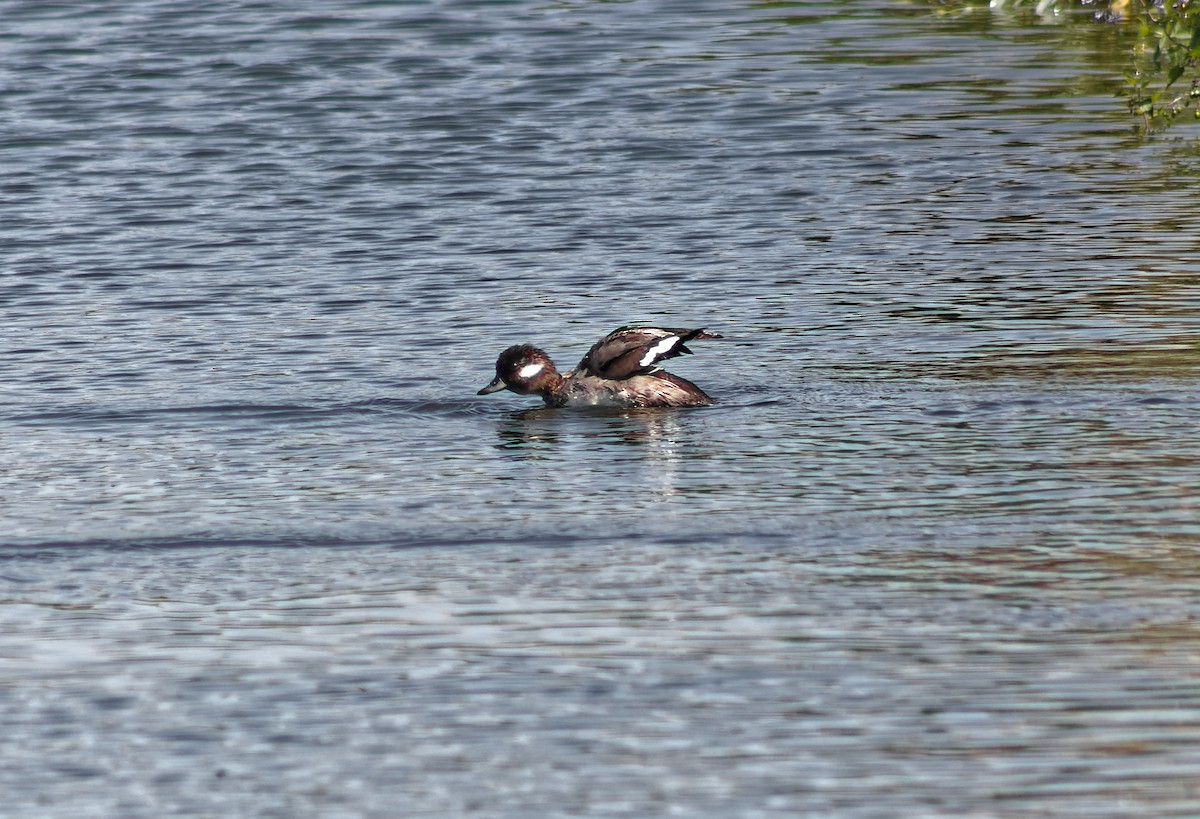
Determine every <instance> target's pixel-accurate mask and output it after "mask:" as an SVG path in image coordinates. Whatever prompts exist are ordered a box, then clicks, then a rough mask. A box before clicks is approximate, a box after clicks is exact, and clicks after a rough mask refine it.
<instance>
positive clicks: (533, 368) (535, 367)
mask: <svg viewBox="0 0 1200 819" xmlns="http://www.w3.org/2000/svg"><path fill="white" fill-rule="evenodd" d="M543 367H545V365H544V364H537V363H534V364H526V365H525V366H524V367H522V368H521V369H519V370H517V375H518V376H519V377H521V378H522V379H524V380H526V381H528V380H529V379H531V378H533V377H534V376H535V375H537V374H538V373H540V372H541V371H542V369H543Z"/></svg>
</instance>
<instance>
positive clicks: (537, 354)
mask: <svg viewBox="0 0 1200 819" xmlns="http://www.w3.org/2000/svg"><path fill="white" fill-rule="evenodd" d="M714 338H722V336H721V334H720V333H709V332H706V331H705V330H703V329H699V330H681V329H673V328H667V327H640V326H633V325H628V326H625V327H618V328H617V329H616V330H613V331H612V332H611V333H609V334H608V335H606V336H605V337H604V338H602V339H600V340H599V341H597V342H596V343H595V344H593V345H592V348H591V349H590V350H588V351H587V355H585V356H584V357H583V360H581V361H580V362H579V366H577V367H576V368H575V369H573V370H571V371H569V372H565V373H560V372H559V371H558V370H557V369H556V368H555V366H554V362H553V361H551V360H550V356H548V355H547V354H546V352H545V351H544V350H542V349H540V348H538V347H534V346H533V345H532V344H516V345H514V346H512V347H509V348H508V349H506V350H505V351H504V352H502V353H500V357H499V358H497V359H496V377H495V378H494V379H492V381H491V383H490V384H488V385H487V386H486V387H484V388H483V389H481V390H480V391H479V392H478V395H489V394H491V393H494V392H500V391H501V390H508V391H509V392H515V393H516V394H517V395H537V396H540V397H541V399H542V400H543V401H544V402H545V403H546V406H548V407H589V406H590V407H703V406H707V405H709V404H712V403H713V399H712V398H710V397H709V396H708V395H707V394H706V393H705V392H704V390H702V389H700V388H699V387H697V386H696V385H695V384H693V383H692V382H691V381H688V380H687V379H686V378H680V377H679V376H677V375H674V374H672V373H669V372H666V371H664V370H663V369H662V368H661V367H659V366H658V365H659V362H661V361H666V360H667V359H671V358H675V357H676V356H681V355H690V354H691V352H692V351H691V350H689V349H688V348H687V346H686V345H687V343H688V342H691V341H707V340H708V339H714Z"/></svg>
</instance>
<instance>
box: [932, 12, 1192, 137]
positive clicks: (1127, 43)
mask: <svg viewBox="0 0 1200 819" xmlns="http://www.w3.org/2000/svg"><path fill="white" fill-rule="evenodd" d="M930 2H931V3H932V4H933V5H934V6H936V7H938V8H940V9H945V10H952V9H956V8H957V9H966V8H971V9H976V8H984V7H990V8H992V9H1008V10H1010V11H1018V12H1021V11H1024V12H1028V13H1030V14H1033V15H1036V16H1038V17H1041V18H1044V17H1046V16H1050V15H1067V14H1077V15H1079V16H1085V15H1086V16H1090V17H1091V24H1094V25H1097V26H1112V27H1115V28H1116V29H1117V36H1118V37H1120V39H1121V40H1122V41H1123V43H1124V49H1123V50H1124V52H1125V53H1126V55H1127V58H1128V61H1127V64H1126V67H1125V72H1124V76H1125V85H1124V90H1123V96H1124V97H1125V98H1126V103H1127V104H1128V106H1129V111H1130V113H1131V114H1132V115H1134V116H1136V117H1138V118H1139V119H1140V120H1141V128H1142V130H1144V131H1145V132H1146V133H1151V132H1155V131H1162V130H1165V129H1166V128H1168V127H1170V126H1171V125H1172V124H1174V123H1176V122H1178V121H1180V120H1181V119H1186V118H1191V119H1200V0H1111V2H1103V0H1100V1H1099V2H1098V0H991V2H986V0H930Z"/></svg>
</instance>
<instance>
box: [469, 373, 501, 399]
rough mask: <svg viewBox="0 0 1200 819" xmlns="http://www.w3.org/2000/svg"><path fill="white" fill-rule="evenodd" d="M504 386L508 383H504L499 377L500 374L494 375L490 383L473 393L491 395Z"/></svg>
mask: <svg viewBox="0 0 1200 819" xmlns="http://www.w3.org/2000/svg"><path fill="white" fill-rule="evenodd" d="M506 386H508V385H507V384H505V383H504V379H503V378H501V377H500V376H496V377H495V378H493V379H492V383H491V384H488V385H487V386H486V387H484V388H483V389H482V390H480V391H479V392H477V393H475V394H476V395H491V394H492V393H494V392H500V390H502V389H504V388H505V387H506Z"/></svg>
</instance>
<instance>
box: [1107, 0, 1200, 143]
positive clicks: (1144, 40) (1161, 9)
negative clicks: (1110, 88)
mask: <svg viewBox="0 0 1200 819" xmlns="http://www.w3.org/2000/svg"><path fill="white" fill-rule="evenodd" d="M1123 5H1124V8H1123V9H1121V10H1120V11H1121V13H1120V16H1119V19H1126V20H1128V21H1129V23H1131V24H1133V25H1136V26H1137V27H1138V35H1139V36H1138V41H1137V42H1138V45H1137V51H1136V53H1135V54H1134V57H1133V66H1132V68H1131V70H1130V71H1129V72H1128V73H1127V74H1126V77H1125V78H1126V81H1127V82H1128V84H1129V109H1130V110H1131V111H1133V112H1134V113H1135V114H1139V115H1141V116H1142V117H1143V118H1144V120H1145V124H1146V128H1147V129H1152V128H1155V127H1166V126H1167V125H1170V124H1171V123H1172V122H1174V121H1175V120H1176V119H1177V118H1178V117H1179V116H1180V115H1181V114H1183V113H1184V112H1186V111H1191V112H1192V115H1193V116H1195V117H1197V118H1200V108H1198V107H1197V100H1200V6H1198V5H1197V4H1194V3H1192V2H1190V0H1181V2H1177V3H1172V2H1171V1H1170V0H1167V2H1164V3H1162V4H1159V3H1153V2H1149V3H1148V2H1146V0H1125V2H1124V4H1123Z"/></svg>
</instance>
